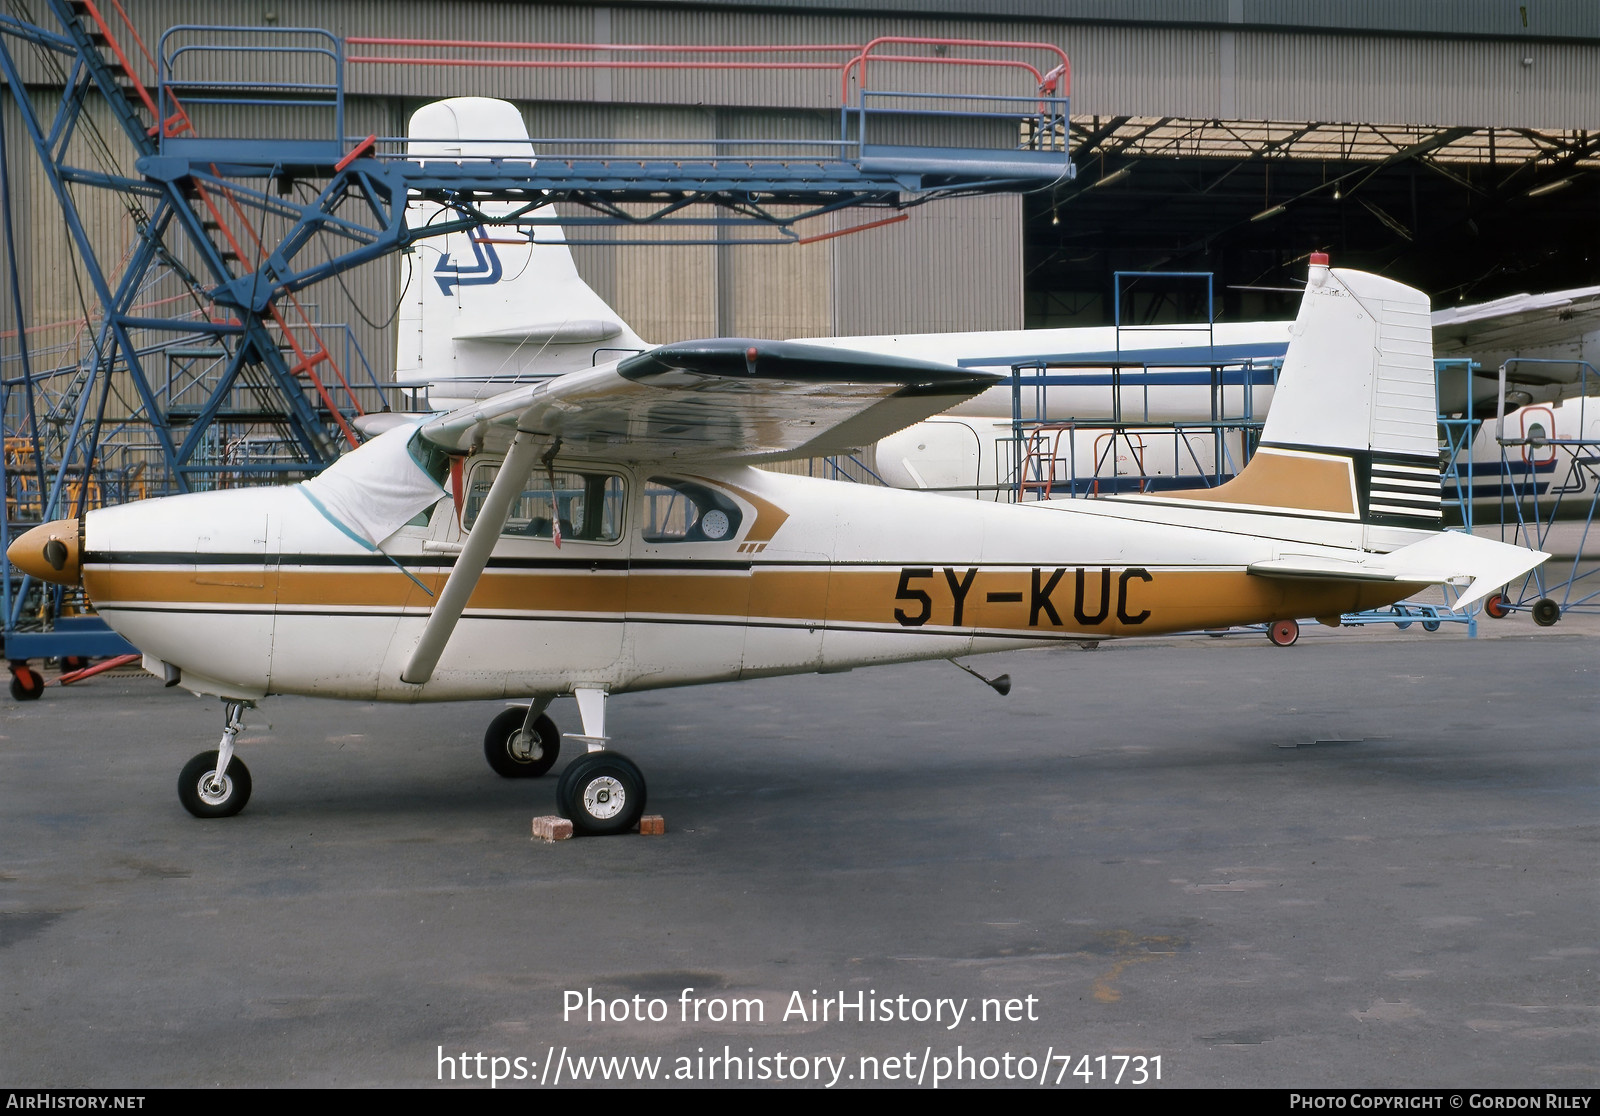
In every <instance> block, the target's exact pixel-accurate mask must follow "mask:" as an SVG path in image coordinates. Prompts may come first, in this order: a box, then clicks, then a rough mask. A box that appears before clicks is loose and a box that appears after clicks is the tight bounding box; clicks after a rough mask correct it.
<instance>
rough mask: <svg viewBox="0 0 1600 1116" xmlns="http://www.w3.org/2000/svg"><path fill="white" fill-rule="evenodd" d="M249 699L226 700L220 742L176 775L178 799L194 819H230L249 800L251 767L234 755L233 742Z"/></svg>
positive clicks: (242, 720) (242, 722)
mask: <svg viewBox="0 0 1600 1116" xmlns="http://www.w3.org/2000/svg"><path fill="white" fill-rule="evenodd" d="M249 704H250V703H249V702H243V701H226V702H224V703H223V710H222V722H223V729H222V742H221V743H220V744H219V745H218V746H217V750H216V751H214V752H201V753H200V754H199V755H198V756H195V757H194V759H192V760H190V761H189V762H188V763H186V764H184V766H183V771H182V773H181V774H179V776H178V801H180V802H182V803H183V808H184V809H185V810H187V811H189V813H191V814H193V815H194V816H195V817H197V818H231V817H233V815H235V814H237V813H238V812H239V811H240V810H243V809H244V804H245V803H246V802H249V801H250V769H249V768H247V767H245V765H244V761H243V760H239V759H235V758H234V756H233V742H234V739H235V738H236V737H237V736H238V735H239V730H240V729H242V728H244V711H245V709H246V708H247V707H248V706H249Z"/></svg>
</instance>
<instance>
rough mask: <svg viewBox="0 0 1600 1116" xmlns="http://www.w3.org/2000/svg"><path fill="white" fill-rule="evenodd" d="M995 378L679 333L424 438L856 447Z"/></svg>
mask: <svg viewBox="0 0 1600 1116" xmlns="http://www.w3.org/2000/svg"><path fill="white" fill-rule="evenodd" d="M999 379H1000V378H999V377H997V376H994V375H992V374H989V373H983V372H973V371H970V370H967V369H960V368H952V367H948V366H946V365H942V364H934V363H931V362H928V361H920V360H909V359H906V358H903V357H890V356H880V355H877V354H870V353H857V352H853V351H850V350H845V349H831V348H826V347H824V346H821V345H802V344H796V343H794V342H789V341H752V340H744V339H736V338H735V339H718V340H710V341H689V342H684V343H681V344H676V345H663V346H661V347H660V348H657V349H652V350H650V351H649V352H647V353H642V354H640V355H638V356H634V357H629V358H628V359H626V360H623V361H619V362H618V363H616V364H615V365H605V366H602V367H599V368H595V369H592V370H589V371H584V372H573V373H569V374H567V375H565V376H560V377H556V378H553V379H549V380H544V381H541V382H539V383H536V384H529V385H527V386H526V387H522V388H517V389H514V390H512V391H509V392H505V393H503V394H501V395H498V396H495V397H494V398H493V399H488V400H485V401H483V402H482V403H479V404H475V405H472V406H468V407H463V408H461V409H459V410H456V411H452V412H450V413H449V414H446V415H442V416H440V417H439V418H436V419H433V420H431V421H430V422H428V423H426V424H425V425H424V426H423V428H422V435H423V437H424V438H426V439H427V440H428V441H430V442H432V443H434V444H435V445H438V446H441V447H443V448H445V449H447V450H450V451H454V452H459V451H461V450H466V449H469V448H471V447H472V446H474V445H476V444H479V443H482V444H483V445H485V446H486V447H488V448H491V449H500V448H504V447H505V446H507V445H509V444H510V441H511V438H512V436H513V435H514V434H515V433H516V432H517V431H521V432H523V433H526V434H540V435H546V436H548V437H549V438H551V439H554V438H558V437H559V438H560V439H561V454H562V456H563V457H564V458H571V457H604V458H606V459H608V460H615V461H648V460H664V459H669V458H675V459H679V460H713V459H714V460H719V461H730V462H734V461H737V462H745V463H753V462H760V461H780V460H784V459H786V458H800V457H819V456H825V455H828V454H835V453H847V452H849V451H851V450H855V449H859V448H860V447H862V446H865V445H869V444H871V443H873V442H876V441H878V440H879V439H880V438H884V437H887V436H888V435H890V434H892V433H894V432H895V431H898V430H902V429H904V428H905V427H907V426H910V425H911V424H913V423H916V422H921V421H922V420H923V419H925V418H928V417H930V416H932V415H936V414H938V413H939V412H941V411H944V410H946V409H947V408H949V407H951V406H954V405H955V404H956V403H959V402H961V401H962V400H965V399H970V398H971V397H973V396H975V395H978V394H979V393H981V392H983V391H985V390H987V389H988V388H990V387H993V386H994V385H995V384H996V383H997V382H998V381H999Z"/></svg>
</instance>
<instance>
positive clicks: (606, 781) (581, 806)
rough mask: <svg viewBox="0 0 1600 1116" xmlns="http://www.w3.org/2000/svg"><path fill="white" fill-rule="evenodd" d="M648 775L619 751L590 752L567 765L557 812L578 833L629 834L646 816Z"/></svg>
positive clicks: (557, 785)
mask: <svg viewBox="0 0 1600 1116" xmlns="http://www.w3.org/2000/svg"><path fill="white" fill-rule="evenodd" d="M644 795H645V788H644V775H643V774H642V773H641V772H640V771H639V769H638V768H637V767H635V766H634V763H633V761H632V760H630V759H629V758H628V757H627V756H624V755H621V754H619V753H617V752H587V753H585V754H584V755H581V756H579V757H578V758H577V759H575V760H573V761H572V762H571V763H569V764H567V769H566V770H565V771H563V772H562V773H561V781H560V782H559V783H557V784H556V809H557V810H558V811H560V813H561V816H562V817H564V818H567V819H569V820H570V821H571V822H572V828H573V830H574V832H577V833H585V834H589V835H591V836H604V835H606V834H609V833H626V832H628V830H630V829H632V828H633V827H634V826H636V825H638V824H639V818H640V817H641V816H642V815H643V814H644Z"/></svg>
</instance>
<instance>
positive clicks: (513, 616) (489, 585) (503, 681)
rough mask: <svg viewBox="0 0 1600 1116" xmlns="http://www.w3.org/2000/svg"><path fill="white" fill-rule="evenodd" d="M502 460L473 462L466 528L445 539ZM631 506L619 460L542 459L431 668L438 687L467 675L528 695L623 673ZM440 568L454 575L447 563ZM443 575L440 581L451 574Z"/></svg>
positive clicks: (469, 682)
mask: <svg viewBox="0 0 1600 1116" xmlns="http://www.w3.org/2000/svg"><path fill="white" fill-rule="evenodd" d="M499 470H500V461H499V460H498V459H496V458H483V459H479V460H477V461H473V462H469V463H468V465H467V471H466V472H467V475H466V482H465V491H464V494H463V502H462V510H461V529H460V530H459V531H457V530H452V532H451V533H452V535H453V536H454V537H453V540H452V542H451V543H450V544H447V545H449V546H450V548H451V549H453V550H456V552H457V553H459V549H458V546H459V544H460V543H463V542H465V540H466V534H465V532H469V531H471V529H472V525H473V523H474V521H475V520H476V517H477V513H478V509H479V508H480V507H482V505H483V501H484V499H485V498H486V497H487V496H488V493H489V487H490V485H492V484H493V483H494V478H495V476H496V475H497V474H498V473H499ZM626 511H627V481H626V478H625V477H624V475H623V474H622V472H621V471H620V470H616V469H610V468H607V467H603V466H589V465H582V466H574V467H570V468H566V469H560V468H558V469H555V470H553V471H551V470H546V469H535V470H534V473H533V475H532V476H531V477H529V479H528V482H527V484H526V485H525V487H524V489H523V491H522V493H521V495H520V496H518V497H517V498H516V499H515V500H514V501H513V503H512V506H511V514H510V515H509V516H508V517H507V519H506V525H505V527H504V528H503V529H502V530H501V537H500V541H499V542H498V543H496V544H495V548H494V553H493V554H492V555H491V556H490V558H489V564H488V566H487V567H486V568H485V569H484V572H483V576H482V577H481V578H480V579H479V580H478V584H477V587H476V588H475V589H474V590H473V592H472V596H471V597H470V598H469V599H468V600H467V606H466V610H465V611H464V612H463V613H462V618H461V622H460V624H459V625H458V626H457V628H456V631H455V634H454V635H453V636H452V637H451V640H450V642H449V644H448V645H447V646H446V647H445V651H444V655H443V656H442V657H441V658H440V660H439V665H438V668H437V669H436V670H435V672H434V677H435V679H436V680H437V681H438V682H441V683H444V684H445V685H444V687H442V688H444V689H448V688H449V687H450V685H452V684H464V685H466V686H469V687H470V688H471V689H472V691H473V692H474V693H482V691H483V689H484V688H485V687H486V684H487V687H488V688H494V687H496V686H503V687H504V693H505V694H506V696H508V697H525V696H527V695H528V694H534V693H546V692H556V691H561V690H565V689H567V688H569V687H570V686H573V685H576V684H584V683H589V684H598V685H613V684H615V682H616V673H617V666H618V661H619V658H620V656H621V652H622V627H623V625H622V619H623V606H624V602H625V598H626V586H627V566H628V563H627V552H626V542H625V531H624V529H623V527H624V522H625V519H624V517H625V515H626ZM451 526H452V528H454V524H453V523H452V524H451ZM434 545H435V546H439V545H440V544H439V543H435V544H434ZM442 572H443V573H444V574H445V575H448V572H449V566H448V565H445V566H443V567H442ZM437 584H438V586H439V587H440V588H442V586H443V584H444V579H443V577H440V578H438V579H437ZM437 591H438V590H437V589H435V592H437Z"/></svg>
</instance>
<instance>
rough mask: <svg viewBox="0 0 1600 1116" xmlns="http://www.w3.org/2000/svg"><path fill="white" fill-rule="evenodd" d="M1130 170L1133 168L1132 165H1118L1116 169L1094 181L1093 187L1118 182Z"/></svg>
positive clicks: (1130, 171)
mask: <svg viewBox="0 0 1600 1116" xmlns="http://www.w3.org/2000/svg"><path fill="white" fill-rule="evenodd" d="M1132 172H1133V168H1132V167H1120V168H1118V169H1117V170H1114V171H1112V172H1111V173H1110V174H1108V175H1106V176H1105V177H1104V178H1102V179H1100V181H1098V182H1096V183H1095V184H1094V185H1095V187H1100V186H1109V185H1111V184H1112V183H1113V182H1120V181H1122V180H1123V179H1124V178H1127V177H1128V175H1129V174H1131V173H1132Z"/></svg>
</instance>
